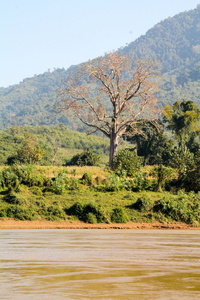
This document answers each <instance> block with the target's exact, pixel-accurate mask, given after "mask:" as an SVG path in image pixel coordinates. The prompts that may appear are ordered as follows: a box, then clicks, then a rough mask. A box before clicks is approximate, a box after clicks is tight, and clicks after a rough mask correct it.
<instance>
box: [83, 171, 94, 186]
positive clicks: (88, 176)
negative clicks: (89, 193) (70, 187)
mask: <svg viewBox="0 0 200 300" xmlns="http://www.w3.org/2000/svg"><path fill="white" fill-rule="evenodd" d="M81 182H82V184H85V185H89V186H90V185H91V184H92V175H91V174H90V173H88V172H86V173H84V174H83V176H82V178H81Z"/></svg>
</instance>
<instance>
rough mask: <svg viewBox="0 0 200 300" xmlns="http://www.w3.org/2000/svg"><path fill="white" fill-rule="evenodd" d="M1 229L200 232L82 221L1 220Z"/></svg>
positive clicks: (158, 225)
mask: <svg viewBox="0 0 200 300" xmlns="http://www.w3.org/2000/svg"><path fill="white" fill-rule="evenodd" d="M0 229H168V230H169V229H173V230H174V229H177V230H178V229H180V230H200V227H192V226H190V225H187V224H184V223H169V224H167V223H166V224H165V223H159V222H155V223H135V222H128V223H125V224H124V223H123V224H119V223H111V224H104V223H99V224H88V223H84V222H81V221H73V222H69V221H61V222H52V221H38V220H37V221H21V220H13V219H5V220H0Z"/></svg>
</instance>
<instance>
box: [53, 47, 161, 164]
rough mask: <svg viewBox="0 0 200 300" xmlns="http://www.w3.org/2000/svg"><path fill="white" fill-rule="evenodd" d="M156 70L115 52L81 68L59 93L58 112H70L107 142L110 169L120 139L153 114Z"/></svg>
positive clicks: (150, 65) (145, 63) (140, 61)
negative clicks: (99, 132)
mask: <svg viewBox="0 0 200 300" xmlns="http://www.w3.org/2000/svg"><path fill="white" fill-rule="evenodd" d="M157 75H158V66H157V64H156V63H155V61H152V60H151V61H148V62H147V61H144V60H135V61H134V62H133V61H132V60H131V58H130V57H129V56H127V55H119V54H118V53H116V52H113V53H110V54H107V55H105V57H101V58H99V59H97V60H95V61H92V62H89V63H88V64H87V65H83V66H81V67H80V69H79V70H77V72H76V73H75V74H73V76H71V78H68V80H67V81H66V85H65V86H64V88H63V89H62V90H61V91H60V95H61V101H60V104H59V106H58V108H59V110H60V111H67V112H72V113H73V115H75V116H76V117H77V118H78V119H79V120H80V121H81V122H82V123H84V124H85V125H87V126H89V127H90V128H93V129H95V130H99V131H101V132H102V133H103V134H104V135H106V137H108V138H109V139H110V157H109V165H110V166H111V164H112V162H113V158H114V156H115V155H116V153H117V149H118V142H119V138H120V137H121V136H122V135H123V134H124V133H125V132H126V129H127V128H128V127H130V126H131V127H134V126H135V125H136V124H138V122H140V119H141V117H142V116H143V118H144V115H142V114H143V112H144V111H145V110H146V109H147V108H148V109H149V110H153V109H154V107H155V104H156V101H157V99H156V97H155V95H154V92H155V90H156V79H155V77H156V76H157Z"/></svg>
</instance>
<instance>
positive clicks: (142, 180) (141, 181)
mask: <svg viewBox="0 0 200 300" xmlns="http://www.w3.org/2000/svg"><path fill="white" fill-rule="evenodd" d="M148 188H149V184H148V180H147V178H146V173H142V172H137V173H136V174H135V177H134V180H133V186H132V190H133V191H134V192H141V191H144V190H147V189H148Z"/></svg>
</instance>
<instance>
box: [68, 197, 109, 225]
mask: <svg viewBox="0 0 200 300" xmlns="http://www.w3.org/2000/svg"><path fill="white" fill-rule="evenodd" d="M65 212H66V214H68V215H73V216H76V217H77V218H78V219H79V220H81V221H83V222H86V223H88V220H90V221H89V223H91V222H92V220H93V222H95V223H105V222H107V218H106V217H105V215H104V212H103V210H102V208H101V206H97V205H96V204H94V203H88V204H83V203H82V202H76V203H74V204H73V205H72V206H71V207H70V208H68V209H65ZM92 215H93V216H92ZM94 216H95V218H96V219H95V218H94Z"/></svg>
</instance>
